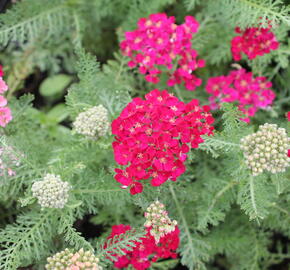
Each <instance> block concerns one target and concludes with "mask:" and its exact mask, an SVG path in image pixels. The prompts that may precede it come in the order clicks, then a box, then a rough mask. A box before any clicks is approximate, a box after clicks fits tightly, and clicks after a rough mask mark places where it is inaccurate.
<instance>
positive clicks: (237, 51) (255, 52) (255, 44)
mask: <svg viewBox="0 0 290 270" xmlns="http://www.w3.org/2000/svg"><path fill="white" fill-rule="evenodd" d="M271 28H272V27H271V25H269V26H268V27H267V28H263V27H250V28H246V29H245V30H241V29H240V28H239V27H237V28H236V33H238V34H240V35H239V36H236V37H234V38H233V39H232V42H231V43H232V47H231V51H232V55H233V59H234V60H235V61H239V60H241V58H242V53H244V54H246V55H247V56H248V58H249V59H251V60H252V59H255V58H256V57H257V56H259V55H260V56H262V55H264V54H267V53H270V52H271V51H272V50H273V51H274V50H277V49H278V47H279V42H278V41H277V39H276V37H275V34H274V33H273V32H271Z"/></svg>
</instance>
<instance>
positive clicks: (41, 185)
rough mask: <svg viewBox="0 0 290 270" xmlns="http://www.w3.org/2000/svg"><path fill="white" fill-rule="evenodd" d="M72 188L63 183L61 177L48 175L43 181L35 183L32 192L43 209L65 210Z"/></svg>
mask: <svg viewBox="0 0 290 270" xmlns="http://www.w3.org/2000/svg"><path fill="white" fill-rule="evenodd" d="M70 189H71V186H70V185H69V183H68V182H63V181H61V178H60V176H59V175H54V174H50V173H48V174H46V175H45V176H44V178H43V180H42V181H37V182H34V183H33V185H32V187H31V190H32V193H33V196H34V197H36V198H37V199H38V203H39V204H40V205H41V207H49V208H63V207H64V205H65V204H66V202H67V200H68V196H69V193H68V192H69V190H70Z"/></svg>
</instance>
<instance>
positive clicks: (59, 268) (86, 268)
mask: <svg viewBox="0 0 290 270" xmlns="http://www.w3.org/2000/svg"><path fill="white" fill-rule="evenodd" d="M99 261H100V260H99V258H97V257H96V256H95V255H94V254H93V252H92V251H84V250H83V249H80V250H79V251H77V252H75V253H74V252H72V251H71V250H69V249H67V248H66V249H65V250H63V251H61V252H58V253H56V254H55V255H53V256H51V257H48V258H47V262H48V263H47V264H46V265H45V269H47V270H69V269H78V270H102V267H101V266H99Z"/></svg>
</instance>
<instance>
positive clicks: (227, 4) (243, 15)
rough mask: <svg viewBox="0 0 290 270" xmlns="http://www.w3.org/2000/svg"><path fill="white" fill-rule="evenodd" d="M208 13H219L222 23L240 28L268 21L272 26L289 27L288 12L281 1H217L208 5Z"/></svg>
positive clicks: (287, 7) (264, 23) (265, 23)
mask: <svg viewBox="0 0 290 270" xmlns="http://www.w3.org/2000/svg"><path fill="white" fill-rule="evenodd" d="M208 11H209V12H210V13H211V14H212V13H213V14H218V13H220V14H221V15H222V16H221V17H220V18H222V19H223V20H224V21H227V22H228V24H230V25H233V26H235V25H236V24H237V23H238V24H239V25H240V26H241V27H247V26H252V25H257V24H258V23H259V22H261V23H262V24H263V25H267V23H268V21H267V20H270V21H271V22H272V23H273V24H274V25H277V24H279V23H280V22H283V23H286V24H287V25H290V19H289V11H290V7H289V6H286V5H285V4H284V2H283V1H282V0H277V1H271V0H225V1H224V0H217V1H210V2H209V3H208Z"/></svg>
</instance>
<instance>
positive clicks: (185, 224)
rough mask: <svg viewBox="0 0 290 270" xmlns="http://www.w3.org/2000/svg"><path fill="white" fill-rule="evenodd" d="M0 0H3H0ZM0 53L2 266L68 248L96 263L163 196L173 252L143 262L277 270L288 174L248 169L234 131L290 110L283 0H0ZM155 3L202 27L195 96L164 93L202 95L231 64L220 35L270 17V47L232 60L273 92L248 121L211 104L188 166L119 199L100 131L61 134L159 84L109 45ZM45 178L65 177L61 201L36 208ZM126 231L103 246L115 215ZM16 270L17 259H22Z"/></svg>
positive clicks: (27, 265)
mask: <svg viewBox="0 0 290 270" xmlns="http://www.w3.org/2000/svg"><path fill="white" fill-rule="evenodd" d="M4 2H5V3H4ZM3 3H4V4H3V5H2V8H3V13H2V14H1V15H0V47H1V52H0V62H1V64H2V65H3V67H4V72H5V76H4V79H5V81H6V82H7V83H8V85H9V92H8V99H9V106H10V107H11V108H12V112H13V117H14V119H13V121H12V122H11V123H10V124H9V125H8V126H7V127H6V128H5V129H1V130H0V134H1V140H0V143H1V144H2V145H5V144H7V145H13V147H15V149H17V151H19V152H20V153H24V155H25V158H24V159H22V163H21V164H22V165H21V166H20V167H19V168H18V169H17V174H16V176H14V177H9V178H3V179H0V228H1V231H0V269H1V270H15V269H40V270H41V269H44V268H43V267H44V265H45V261H46V258H47V257H48V256H52V255H53V254H54V253H56V252H57V251H60V250H62V249H64V248H66V247H70V248H73V249H79V248H82V247H83V248H85V249H94V251H95V252H96V254H97V255H98V256H100V259H101V260H102V264H103V265H104V267H105V269H111V268H112V265H111V264H110V262H109V261H108V260H107V259H106V257H105V256H103V255H104V253H105V252H106V251H108V250H109V249H110V248H111V249H113V248H115V249H118V250H119V251H118V252H120V253H121V252H122V251H121V248H122V247H123V248H124V247H125V246H128V245H132V241H133V240H136V239H139V238H140V237H141V236H142V235H143V232H142V226H143V223H144V218H143V212H144V209H146V207H147V206H148V205H149V204H150V203H151V202H152V201H153V200H155V199H156V198H159V200H161V201H162V202H163V203H165V204H166V206H167V209H168V212H169V213H170V216H171V217H172V218H174V219H176V220H177V221H178V223H179V228H180V230H181V244H180V248H179V252H180V257H179V258H178V259H176V260H166V261H161V262H157V263H153V264H152V267H151V269H210V270H214V269H220V270H221V269H226V270H227V269H231V270H258V269H260V270H265V269H273V270H274V269H278V270H284V269H285V270H286V269H288V268H289V262H290V240H289V237H290V226H289V224H290V172H289V170H288V171H287V172H286V173H284V174H280V175H274V176H273V175H268V174H264V175H262V176H259V177H255V178H253V177H250V176H249V171H248V170H247V168H246V166H245V164H244V162H243V157H242V153H241V151H240V148H239V141H240V139H241V138H242V137H243V136H245V135H247V134H250V133H251V132H253V131H255V130H257V127H258V125H260V124H263V123H265V122H269V123H277V124H278V125H279V126H281V127H284V128H287V129H288V131H289V123H288V124H287V121H286V118H285V113H286V112H287V111H289V110H290V105H289V104H290V68H289V56H290V42H289V41H290V39H289V31H290V16H289V11H290V6H289V1H282V0H276V1H272V0H204V1H202V0H175V1H174V0H146V1H145V0H22V1H13V2H10V1H3ZM156 12H166V13H167V14H169V15H174V16H176V20H177V22H178V23H182V21H183V19H184V16H186V15H193V16H195V17H196V18H197V20H198V21H199V22H200V29H199V32H198V34H196V35H195V36H194V39H193V40H192V45H193V48H195V49H196V50H197V51H198V53H199V55H200V57H201V58H203V59H205V60H206V67H205V68H202V69H200V70H198V71H197V74H198V76H199V77H201V78H202V79H203V85H202V86H200V87H198V89H197V90H196V91H194V92H190V91H186V90H185V89H184V88H183V87H179V88H174V89H169V90H170V91H172V92H173V93H175V94H178V95H180V96H181V98H182V99H183V100H185V101H186V102H188V101H190V100H191V99H193V98H198V99H200V101H201V103H202V104H206V103H207V98H208V96H207V94H206V92H205V90H204V85H205V83H206V81H207V79H208V78H209V77H212V76H219V75H223V74H227V73H228V71H229V70H231V69H232V66H231V65H232V64H233V63H234V62H233V60H232V59H231V54H230V41H231V39H232V38H233V36H234V35H235V33H234V28H235V26H237V25H239V26H240V27H242V28H244V27H247V26H257V25H258V23H259V22H262V23H263V24H266V23H267V19H269V20H271V22H272V24H273V25H274V30H273V31H274V32H275V34H276V36H277V39H278V41H279V42H280V47H279V49H278V50H277V51H273V52H271V53H270V54H267V55H264V56H262V57H258V58H256V59H255V60H253V61H249V60H246V59H245V58H244V59H243V60H242V61H240V62H239V64H240V65H241V66H243V67H244V68H246V69H247V70H251V71H252V72H253V73H254V74H255V75H256V76H258V75H259V76H267V77H268V78H269V80H271V81H272V82H273V90H274V91H275V93H276V96H277V97H276V99H275V102H274V104H273V106H272V108H271V109H270V110H261V111H259V112H258V113H257V114H256V116H255V117H254V118H253V120H252V121H251V124H250V125H246V124H244V123H242V122H240V121H239V113H238V112H237V110H236V108H235V106H232V105H229V104H228V105H225V106H223V108H222V109H221V110H219V111H217V112H215V113H214V116H215V118H216V129H217V132H216V134H215V136H214V137H211V138H207V139H206V141H205V143H204V144H202V145H201V146H200V148H199V149H198V150H192V151H191V152H190V155H189V158H188V161H187V171H186V173H185V174H184V175H183V176H182V177H180V178H179V179H178V181H177V182H175V183H171V184H170V183H166V184H164V185H162V186H161V187H160V188H154V187H150V185H149V184H148V185H146V187H145V191H144V192H143V193H142V194H138V195H136V196H131V195H130V194H129V193H128V191H127V190H123V189H121V188H119V184H118V183H117V182H116V181H115V180H114V178H113V176H114V171H113V170H114V168H115V166H116V164H115V161H114V157H113V153H112V148H111V142H112V141H113V137H112V136H111V135H108V136H107V137H105V138H102V139H101V140H99V141H97V142H92V141H88V140H87V139H85V138H83V137H81V136H77V135H74V134H72V132H71V122H72V121H73V120H74V119H75V117H76V116H77V114H78V113H80V112H81V111H83V110H85V109H86V108H89V107H91V106H95V105H98V104H103V105H104V106H105V107H106V108H107V109H108V111H109V113H110V119H111V120H112V119H114V118H116V117H117V116H118V114H119V113H120V111H121V110H122V108H124V106H125V105H126V104H127V103H128V102H129V101H130V99H131V98H132V97H136V96H140V97H142V96H144V94H145V93H147V92H148V91H150V90H152V89H154V88H159V89H165V88H167V87H166V84H165V82H164V80H161V82H160V83H159V84H158V85H157V86H155V85H151V84H149V83H147V82H145V80H144V78H143V76H141V75H139V74H138V73H137V72H136V71H134V70H129V68H128V67H127V65H126V61H127V59H126V57H124V56H122V55H121V54H120V51H119V48H118V43H119V41H120V40H122V39H123V36H124V32H125V31H129V30H132V29H134V28H135V27H136V22H137V21H138V19H139V18H140V17H146V16H148V15H149V14H151V13H156ZM45 173H54V174H59V175H61V178H62V179H63V180H65V181H69V182H70V183H71V185H72V186H73V190H72V192H71V194H70V198H69V202H68V204H67V206H66V207H65V208H64V209H63V210H54V209H44V210H41V209H40V207H39V205H38V204H37V202H36V201H35V200H34V199H33V198H32V193H31V185H32V184H33V183H34V182H35V181H38V180H40V179H41V178H42V177H43V175H44V174H45ZM121 223H123V224H130V225H131V226H132V227H134V228H136V229H137V231H136V232H135V233H134V234H130V235H128V237H127V240H125V241H120V243H119V245H118V246H117V247H116V246H112V247H108V249H107V250H104V249H103V248H102V243H103V241H104V240H105V238H106V237H107V235H108V234H109V233H110V228H111V226H112V225H115V224H121ZM20 267H22V268H20Z"/></svg>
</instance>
